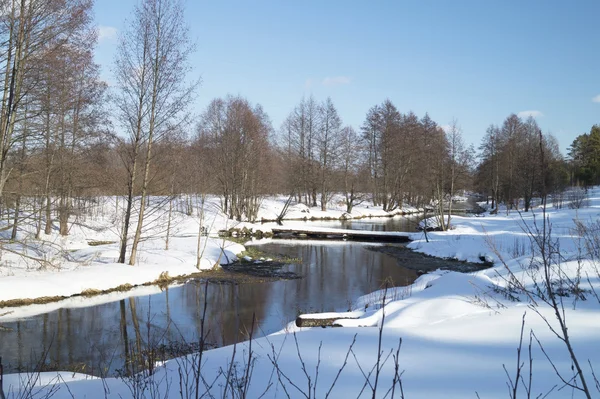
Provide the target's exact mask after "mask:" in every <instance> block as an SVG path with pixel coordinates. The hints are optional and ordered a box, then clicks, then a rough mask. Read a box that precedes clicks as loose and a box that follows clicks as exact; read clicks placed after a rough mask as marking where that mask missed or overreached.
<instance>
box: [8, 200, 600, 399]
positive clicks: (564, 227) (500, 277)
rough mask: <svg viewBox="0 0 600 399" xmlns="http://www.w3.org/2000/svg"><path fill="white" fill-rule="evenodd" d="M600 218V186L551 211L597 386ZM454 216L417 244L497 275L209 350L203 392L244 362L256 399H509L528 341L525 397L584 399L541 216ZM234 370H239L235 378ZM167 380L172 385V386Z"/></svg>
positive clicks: (378, 298)
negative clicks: (551, 300)
mask: <svg viewBox="0 0 600 399" xmlns="http://www.w3.org/2000/svg"><path fill="white" fill-rule="evenodd" d="M599 215H600V191H599V190H597V189H596V190H592V191H590V194H589V198H588V205H587V206H586V207H584V208H581V209H564V208H563V209H549V211H548V213H547V214H546V217H547V218H548V220H549V222H550V223H551V225H552V229H551V231H552V242H553V243H555V244H553V245H558V246H559V247H560V255H561V257H560V258H555V259H556V260H557V263H555V264H553V266H552V270H553V273H554V274H553V275H556V276H561V277H562V278H561V280H555V281H554V283H553V285H552V286H553V287H557V290H558V292H559V294H560V296H557V298H559V303H561V304H563V305H564V309H563V312H564V315H565V317H566V321H567V324H568V331H569V334H570V340H571V341H570V342H571V344H572V347H573V350H574V353H575V354H576V355H577V356H579V360H580V363H581V364H583V365H584V367H583V369H582V373H583V375H584V377H585V378H586V379H587V381H588V382H589V383H590V384H591V385H590V386H591V387H593V381H594V376H593V374H592V369H591V368H590V365H591V366H592V367H594V368H595V369H597V368H598V367H600V342H598V340H597V339H596V336H597V331H598V329H600V303H599V302H598V300H597V298H596V297H595V294H597V293H598V292H600V276H598V273H597V270H598V269H597V267H598V263H596V262H595V261H594V260H593V259H592V258H591V256H590V255H589V254H588V253H587V252H586V248H585V242H584V241H585V237H583V236H582V235H581V234H579V233H578V231H577V228H576V227H577V226H576V224H575V222H576V221H578V222H581V223H583V224H587V225H588V226H590V228H592V227H594V226H593V225H594V223H596V221H597V220H598V216H599ZM452 219H453V226H454V229H452V230H450V231H447V232H431V233H428V241H427V240H426V239H425V236H424V235H423V233H415V234H413V235H412V236H411V238H412V239H413V241H412V242H411V243H410V244H409V247H410V248H411V249H412V250H414V251H418V252H421V253H424V254H428V255H432V256H436V257H442V258H454V259H459V260H464V261H469V262H479V261H480V260H481V259H485V260H486V261H488V262H494V266H493V267H491V268H488V269H485V270H481V271H476V272H473V273H469V274H464V273H457V272H452V271H437V272H432V273H428V274H425V275H423V276H421V277H420V278H419V279H417V281H416V282H415V283H414V284H412V285H410V286H408V287H399V288H393V289H388V290H385V291H376V292H373V293H371V294H369V295H366V296H363V297H361V298H358V299H357V300H356V301H354V303H353V306H352V309H351V310H352V311H353V312H352V317H356V316H357V315H358V316H359V317H358V318H355V319H343V314H341V315H340V317H341V318H342V319H340V320H337V321H336V322H335V324H339V325H342V326H343V327H342V328H335V329H322V328H297V327H295V325H294V324H293V321H292V320H290V322H291V323H290V325H289V326H288V327H287V328H286V329H284V330H282V331H281V332H279V333H276V334H272V335H269V336H266V337H264V338H258V339H255V340H253V341H251V342H245V343H241V344H238V345H237V346H228V347H223V348H218V349H214V350H210V351H207V352H205V353H204V354H203V358H202V364H203V367H202V376H203V378H204V379H205V380H206V381H211V385H206V386H205V385H203V384H201V389H202V390H203V391H209V392H210V393H211V394H213V395H215V396H222V392H223V389H224V387H225V386H228V384H229V383H231V381H234V380H235V379H236V378H241V376H242V375H243V373H244V372H245V371H244V370H245V367H247V366H245V365H247V364H251V367H252V372H251V375H252V378H251V381H250V382H249V384H248V385H247V386H246V387H247V389H248V396H249V397H258V396H260V395H261V394H263V393H265V392H266V394H265V396H264V397H281V396H284V397H285V396H286V393H285V392H288V393H290V396H291V397H299V396H303V395H302V393H301V392H308V390H311V391H312V390H313V389H314V390H315V392H316V396H318V397H324V396H325V394H326V393H327V392H328V391H329V390H330V389H331V392H332V394H331V395H333V396H336V397H341V396H348V397H357V396H360V395H359V394H358V393H359V392H361V389H362V390H363V391H362V396H364V397H372V396H373V392H372V391H373V389H377V393H376V395H375V396H377V397H383V396H384V395H385V393H386V392H387V391H388V389H392V387H395V389H396V392H398V391H399V390H400V386H399V384H398V381H399V380H398V377H399V376H400V375H401V381H402V387H401V388H402V390H403V392H404V395H405V396H406V397H410V398H432V397H444V398H465V397H474V396H476V395H479V396H480V397H482V398H483V397H486V398H505V397H506V396H507V394H506V388H507V383H508V384H510V381H511V379H512V381H514V380H515V378H516V375H517V372H518V371H517V368H516V366H515V365H516V364H517V363H518V360H517V359H518V356H519V355H518V353H517V347H519V342H520V336H521V335H522V336H523V339H522V341H523V347H522V351H521V354H520V356H521V357H520V360H519V362H522V363H523V366H522V367H523V368H522V369H521V370H520V371H519V373H520V374H519V375H520V376H522V377H519V379H520V378H523V384H522V385H520V386H519V387H518V390H519V392H520V394H523V395H525V391H524V389H525V388H524V386H527V387H529V386H531V392H532V394H531V396H534V397H537V396H538V395H539V394H542V396H543V395H546V394H548V396H547V397H549V398H562V397H564V396H565V394H567V395H568V396H569V397H571V396H572V397H575V398H578V397H583V395H582V394H581V392H580V391H578V390H576V389H572V388H564V387H563V388H561V389H559V388H560V387H561V386H563V383H562V382H561V380H560V378H559V377H558V376H557V374H556V373H557V372H559V373H561V376H563V377H564V378H566V379H567V380H569V379H570V378H573V371H572V365H573V363H572V359H571V358H570V356H569V353H568V351H567V350H566V348H565V346H564V343H563V342H562V341H561V340H560V339H557V337H556V335H555V334H554V333H553V331H552V330H551V329H549V326H552V327H553V328H556V327H557V321H556V316H555V311H554V309H553V308H552V307H551V306H549V305H548V304H547V303H545V302H544V300H542V299H541V297H539V296H535V295H539V294H536V291H535V287H536V283H537V282H539V281H540V278H542V277H543V275H541V274H539V271H540V270H543V268H541V269H540V268H539V264H537V263H536V262H539V260H540V258H539V257H538V258H532V256H533V254H534V253H536V251H538V252H537V253H539V249H536V247H535V240H534V241H532V238H533V237H536V236H537V235H536V234H538V233H539V232H540V228H541V224H540V223H541V221H542V220H543V215H542V212H541V210H540V209H539V208H536V209H534V210H533V211H532V212H528V213H526V214H518V213H516V212H515V213H511V214H509V215H508V216H506V215H505V214H503V213H502V212H501V213H500V215H489V214H488V215H485V216H484V217H459V216H453V218H452ZM527 232H530V234H528V233H527ZM532 235H533V236H532ZM532 262H533V263H532ZM536 265H537V266H536ZM578 276H580V277H578ZM581 276H586V277H585V279H582V278H581ZM578 278H579V279H578ZM573 281H579V282H580V285H579V286H577V287H571V288H577V289H571V290H569V289H568V288H569V287H565V286H564V284H565V282H573ZM517 282H518V283H517ZM561 284H563V285H561ZM532 298H533V299H536V300H535V301H533V300H532ZM584 299H585V300H584ZM555 331H560V329H559V330H555ZM292 332H294V333H295V334H291V333H292ZM531 332H533V333H534V334H535V339H534V338H533V336H532V335H530V334H531ZM530 337H532V338H531V340H532V343H531V344H529V342H530ZM400 339H401V341H400ZM538 342H539V343H538ZM299 348H300V349H299ZM380 351H381V352H380ZM378 353H382V355H381V357H379V356H378V355H377V354H378ZM529 353H531V354H530V355H529ZM530 356H531V357H530ZM194 359H196V358H194V357H193V356H188V357H186V358H179V359H174V360H171V361H167V362H166V363H164V364H161V365H160V366H159V367H158V368H156V370H155V373H154V374H153V375H152V376H146V377H144V378H143V381H144V384H145V387H146V389H155V390H157V391H158V392H161V393H162V394H161V396H163V397H164V396H165V395H167V396H170V397H179V385H178V384H179V381H180V376H189V377H190V378H191V377H193V372H192V369H191V366H189V365H190V363H189V362H191V361H194ZM378 359H379V360H378ZM384 359H387V360H386V361H384ZM396 359H397V360H396ZM548 359H550V360H551V361H552V363H550V361H549V360H548ZM378 361H379V363H378ZM396 363H397V367H396ZM186 364H187V365H188V366H189V367H188V368H185V365H186ZM233 364H235V365H236V366H235V367H234V368H233V369H232V367H233ZM378 364H379V365H378ZM518 364H521V363H518ZM530 365H531V366H530ZM530 367H531V369H530ZM234 369H235V370H236V371H234V373H235V374H231V373H229V372H227V370H234ZM182 370H183V373H181V372H182ZM340 370H341V371H340ZM370 370H378V373H377V381H378V382H377V385H375V381H376V377H375V372H372V373H370V374H369V371H370ZM400 373H401V374H400ZM317 375H318V379H317V378H316V376H317ZM529 376H531V377H529ZM42 377H43V382H40V386H41V387H40V389H41V390H42V391H44V392H47V391H49V390H50V389H58V392H59V393H60V394H57V395H55V396H54V397H70V396H69V395H71V394H74V395H75V396H76V397H82V396H83V395H84V394H85V395H86V397H88V398H96V397H97V398H103V397H104V396H105V395H104V392H105V390H104V389H105V388H106V389H108V390H109V397H119V396H120V395H122V397H131V384H132V380H127V379H125V380H123V379H117V378H107V379H105V380H98V379H90V378H89V377H87V376H85V375H80V374H73V375H71V376H70V377H69V380H68V381H66V382H65V381H63V380H60V379H57V378H56V373H54V374H47V375H43V376H42ZM309 377H310V380H309V379H308V378H309ZM19 378H23V377H22V375H21V376H18V375H13V376H8V378H7V382H8V384H11V385H12V386H13V387H17V386H18V385H19ZM167 380H168V381H171V384H164V381H167ZM212 381H214V383H213V382H212ZM315 381H318V386H316V387H315V386H314V383H315ZM292 382H293V384H292ZM311 384H312V385H311ZM374 387H377V388H374ZM67 388H68V389H67ZM17 389H18V388H17ZM527 389H529V388H527ZM592 389H593V388H592ZM94 392H95V393H94ZM61 395H62V396H61Z"/></svg>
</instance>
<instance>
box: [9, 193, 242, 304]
mask: <svg viewBox="0 0 600 399" xmlns="http://www.w3.org/2000/svg"><path fill="white" fill-rule="evenodd" d="M119 202H120V203H119ZM119 202H115V198H100V199H99V202H98V203H96V204H95V206H94V207H93V208H92V209H91V210H90V212H89V214H86V215H79V216H78V217H77V218H74V220H73V221H72V224H71V228H70V231H69V235H68V236H66V237H62V236H60V235H58V233H57V231H56V230H54V231H53V232H52V233H51V234H49V235H46V234H43V233H42V235H41V237H40V239H35V238H34V235H35V233H34V232H35V226H34V225H33V223H31V224H29V225H27V224H25V225H23V229H22V230H20V231H19V234H18V240H17V241H16V242H15V243H8V244H5V245H4V247H3V249H4V251H3V254H2V262H1V263H0V305H4V306H6V305H10V304H18V303H21V302H22V303H25V304H27V303H43V302H48V301H53V300H58V299H61V298H65V297H70V296H73V295H79V294H88V295H89V294H94V293H100V292H106V291H111V290H122V289H129V288H131V287H133V286H140V285H144V284H149V283H153V282H157V281H158V282H160V281H163V282H164V281H165V280H166V279H169V278H175V277H179V276H188V275H193V274H195V273H198V272H199V271H201V270H208V269H212V268H214V267H215V266H218V265H220V264H226V263H230V262H232V261H234V260H236V259H237V255H238V254H239V253H241V252H242V251H244V246H242V245H240V244H236V243H233V242H230V241H226V240H223V239H221V238H211V237H208V236H203V237H201V240H200V242H198V234H199V230H200V229H199V225H200V220H199V217H198V213H197V210H193V211H192V212H191V214H187V213H186V212H184V208H183V205H184V204H181V206H177V205H176V208H175V209H176V211H175V212H173V213H172V217H171V222H170V226H169V241H168V249H166V245H167V234H166V232H167V230H166V226H167V225H168V206H167V207H164V202H160V201H158V202H159V203H161V204H162V207H158V206H156V207H155V208H154V209H152V208H151V210H150V213H151V217H150V218H149V219H150V222H149V223H148V225H147V227H146V228H145V230H144V236H145V238H144V240H143V241H142V243H141V244H140V250H139V256H138V259H137V261H136V264H135V266H129V265H126V264H121V263H117V259H118V256H119V234H120V231H121V228H122V221H121V213H120V208H119V206H122V203H123V201H122V200H121V201H119ZM135 222H136V221H135V220H134V221H132V223H135ZM228 223H229V221H228V220H227V218H226V217H225V216H223V215H221V214H220V212H219V211H218V208H216V207H215V204H207V206H206V209H205V220H204V225H205V226H209V229H207V230H209V231H208V232H210V231H211V230H212V231H215V232H216V231H217V230H218V229H220V228H224V227H226V226H227V224H228ZM4 233H7V232H6V231H5V232H4ZM5 239H6V237H5ZM198 244H199V245H198ZM198 249H199V250H200V252H201V259H200V261H199V266H200V267H199V268H198V267H196V266H197V264H198V259H197V257H198Z"/></svg>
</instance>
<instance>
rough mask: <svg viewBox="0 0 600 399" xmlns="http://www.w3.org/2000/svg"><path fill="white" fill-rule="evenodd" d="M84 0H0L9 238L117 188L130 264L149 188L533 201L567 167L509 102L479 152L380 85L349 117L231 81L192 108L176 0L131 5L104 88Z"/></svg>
mask: <svg viewBox="0 0 600 399" xmlns="http://www.w3.org/2000/svg"><path fill="white" fill-rule="evenodd" d="M92 6H93V1H92V0H0V10H1V11H0V19H1V20H0V22H1V23H0V35H1V36H2V41H1V42H0V48H1V51H0V67H1V68H2V70H3V72H4V73H3V75H2V79H3V92H2V101H1V103H0V106H1V110H0V200H1V202H0V205H1V211H2V218H3V219H4V220H6V223H7V226H8V228H11V229H12V235H11V238H12V239H13V240H14V239H16V238H17V230H18V227H19V226H20V225H21V224H22V223H23V222H24V221H27V222H28V223H30V224H32V225H34V226H35V229H36V236H37V237H38V238H40V237H41V235H42V233H44V234H50V233H51V232H52V230H53V228H55V227H56V228H57V230H58V232H59V233H60V234H61V235H68V234H69V222H70V220H72V218H73V217H75V216H77V214H78V212H80V211H81V208H82V207H84V206H85V203H86V199H89V198H94V197H97V196H103V195H112V196H118V197H120V198H123V201H122V202H121V203H122V204H123V215H122V219H123V224H122V231H121V232H120V235H121V246H120V256H119V261H120V262H123V263H125V262H128V263H130V264H134V263H135V260H136V253H137V248H138V245H139V243H140V240H141V239H142V232H143V225H144V216H145V214H146V213H147V211H148V210H147V209H146V207H147V206H148V204H149V197H151V196H154V197H156V196H162V197H164V198H165V201H168V200H169V198H173V196H175V195H180V194H188V195H200V196H206V195H208V194H214V195H218V196H220V197H221V198H222V211H223V212H225V213H226V214H227V215H228V216H229V217H230V218H232V219H236V220H249V221H254V220H256V219H257V217H258V209H259V206H260V204H261V200H262V199H263V198H264V197H265V196H266V195H273V194H282V195H286V196H287V197H288V198H289V201H292V200H293V201H297V202H301V203H305V204H307V205H309V206H318V207H320V208H321V209H322V210H325V209H326V208H327V206H328V204H329V203H330V201H331V200H332V199H333V198H334V194H336V193H337V194H340V196H337V197H336V198H341V201H342V204H343V206H345V209H346V211H347V212H352V209H353V207H354V206H356V205H357V204H360V203H362V202H364V201H367V200H368V201H371V202H372V203H373V204H374V205H375V206H381V207H382V208H383V209H384V210H386V211H390V212H391V211H395V210H398V209H401V208H402V207H403V206H404V205H407V204H408V205H413V206H419V207H423V206H427V207H434V208H435V209H436V211H437V213H438V214H440V215H441V214H443V213H444V211H446V212H448V209H447V208H450V210H451V207H452V201H451V199H452V197H453V196H454V195H455V194H456V193H457V192H458V191H460V190H463V189H476V190H477V191H479V192H481V193H482V194H484V195H486V196H488V198H490V199H491V201H492V206H496V204H497V203H499V202H504V203H506V204H508V205H509V207H510V206H512V207H516V206H518V199H519V198H522V199H524V208H525V210H528V209H529V207H530V205H531V201H532V199H533V198H534V197H536V196H542V195H543V196H545V195H546V194H547V193H552V192H558V191H560V190H561V189H563V188H564V187H565V186H566V185H567V184H568V183H569V182H570V180H569V178H570V174H571V175H573V173H572V168H571V169H570V168H569V165H568V164H567V163H566V162H565V161H564V160H563V158H562V156H561V154H560V151H559V149H558V144H557V142H556V140H555V139H554V138H553V137H552V136H551V135H547V134H543V133H542V132H541V130H540V128H539V127H538V125H537V123H536V122H535V120H534V119H533V118H528V119H527V120H523V119H521V118H519V117H518V116H516V115H510V116H508V117H507V118H506V119H505V121H504V122H503V123H502V125H501V126H496V125H491V126H490V127H489V128H488V130H487V132H486V134H485V136H484V137H483V139H482V143H481V146H480V147H479V152H477V151H476V150H475V149H474V148H473V146H467V145H466V144H465V142H464V140H463V137H462V131H461V128H460V125H459V123H458V121H452V122H451V123H450V124H449V125H447V126H442V125H440V124H439V123H437V122H435V121H434V120H433V119H432V118H431V117H430V116H429V115H428V114H427V113H426V114H425V115H422V116H418V115H416V114H414V113H413V112H410V111H409V112H406V113H403V112H401V111H400V110H398V109H397V107H396V106H395V105H394V104H393V103H392V101H391V100H389V99H386V100H384V101H383V102H382V103H380V104H376V105H374V106H373V107H371V108H370V109H369V110H367V112H366V114H365V117H364V121H363V123H362V124H361V126H360V127H359V128H358V129H355V128H354V127H352V126H349V125H347V124H345V123H344V122H343V120H342V118H341V116H340V115H339V113H338V110H337V108H336V106H335V104H334V102H333V100H332V99H331V98H326V99H323V100H317V99H315V98H314V97H313V96H308V97H304V98H301V99H299V102H298V103H297V104H296V105H295V106H293V107H291V109H290V111H289V114H288V115H287V117H286V118H285V120H284V121H283V123H282V124H281V126H278V127H274V126H273V124H272V122H271V120H270V118H269V116H268V114H267V112H266V111H265V110H264V109H263V107H262V106H261V105H260V104H253V103H252V102H251V101H249V100H248V99H246V98H244V97H242V96H231V95H228V96H225V97H222V98H217V99H214V100H212V101H211V102H210V103H209V105H208V106H207V107H206V109H204V110H201V111H200V110H193V109H191V108H192V104H193V101H194V99H195V98H196V96H197V95H198V93H199V91H198V88H199V86H200V81H199V79H193V78H190V76H192V75H193V74H192V73H191V72H192V68H191V65H190V62H189V57H190V55H191V54H192V52H193V51H194V43H193V42H191V41H190V40H189V37H188V31H187V28H186V25H185V23H184V18H183V11H184V9H183V6H182V3H181V1H179V0H143V1H141V2H140V3H139V4H138V5H137V6H135V8H134V10H133V13H132V16H131V19H130V22H129V25H128V27H127V28H126V29H125V30H124V32H122V34H120V38H119V45H118V50H117V54H116V57H115V60H114V63H113V75H114V78H115V84H114V87H111V89H110V90H109V89H108V87H107V85H106V83H105V82H103V81H102V79H101V78H100V72H99V71H100V67H99V65H97V64H96V63H95V62H94V58H93V55H94V47H95V45H96V42H97V32H96V29H95V27H94V26H93V18H92ZM198 111H200V112H198ZM194 112H198V113H199V116H198V117H195V118H194V117H192V115H193V113H194ZM597 136H598V137H600V129H598V127H597V126H595V127H594V128H593V129H592V132H591V133H590V134H589V135H584V136H580V137H578V139H576V141H575V142H574V144H573V146H572V148H573V150H572V154H571V157H572V158H573V164H574V165H575V167H576V169H575V172H574V175H575V176H576V178H577V179H579V180H581V181H585V182H586V184H590V183H594V182H595V183H598V181H600V178H599V177H598V176H600V166H598V165H596V163H600V161H598V159H600V157H596V156H595V155H593V154H595V153H596V152H598V153H600V152H599V150H598V149H597V148H595V147H596V146H598V147H599V148H600V145H595V143H596V142H600V139H598V137H597ZM592 148H593V149H592ZM478 157H479V159H478ZM203 198H204V197H203ZM449 213H450V212H448V218H441V219H440V222H441V227H442V228H447V227H448V225H449V223H450V219H449ZM128 254H129V256H127V255H128Z"/></svg>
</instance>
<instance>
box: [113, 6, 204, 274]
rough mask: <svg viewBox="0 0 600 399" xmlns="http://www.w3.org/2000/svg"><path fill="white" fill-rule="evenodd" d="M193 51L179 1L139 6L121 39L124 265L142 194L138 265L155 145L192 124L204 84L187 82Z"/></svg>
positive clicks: (134, 247) (136, 241)
mask: <svg viewBox="0 0 600 399" xmlns="http://www.w3.org/2000/svg"><path fill="white" fill-rule="evenodd" d="M192 51H193V45H192V44H191V43H190V41H189V39H188V29H187V27H186V25H185V23H184V18H183V7H182V5H181V1H179V0H143V1H142V2H141V4H139V5H137V6H136V7H135V8H134V12H133V17H132V22H131V25H130V27H129V29H128V30H127V31H126V32H124V34H122V35H121V37H120V41H119V50H118V54H117V57H116V60H115V74H116V78H117V83H118V86H119V95H118V97H117V100H116V103H117V107H118V110H119V119H120V121H121V123H122V126H123V128H124V129H125V130H126V131H127V138H126V139H125V140H126V142H125V143H124V145H123V148H125V149H126V151H125V152H124V154H123V160H124V163H125V166H126V169H127V172H128V173H127V174H128V181H127V200H126V206H125V215H124V216H125V217H124V224H123V229H122V232H121V249H120V253H119V262H120V263H125V257H126V251H127V241H128V237H129V228H130V226H129V224H130V222H131V218H132V213H133V202H134V197H135V194H137V193H138V192H139V195H140V201H139V206H138V209H137V215H136V216H137V223H136V228H135V232H134V235H133V243H132V246H131V254H130V257H129V264H130V265H133V264H135V261H136V256H137V251H138V246H139V243H140V241H141V238H142V228H143V225H144V212H145V210H146V209H145V208H146V202H147V201H146V200H147V196H148V195H149V192H148V182H149V178H150V169H151V167H152V157H153V152H152V151H153V144H154V143H155V141H157V140H160V138H161V137H162V135H164V134H165V132H168V131H169V130H170V129H171V130H176V128H177V127H179V126H181V125H182V124H183V123H186V122H187V121H188V116H189V115H188V111H187V109H188V106H189V104H190V102H191V101H192V100H193V97H194V92H195V89H196V87H197V85H198V84H199V81H194V82H192V83H191V84H189V83H187V82H186V80H185V76H186V75H187V74H188V72H189V71H190V65H189V56H190V54H191V52H192Z"/></svg>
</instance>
